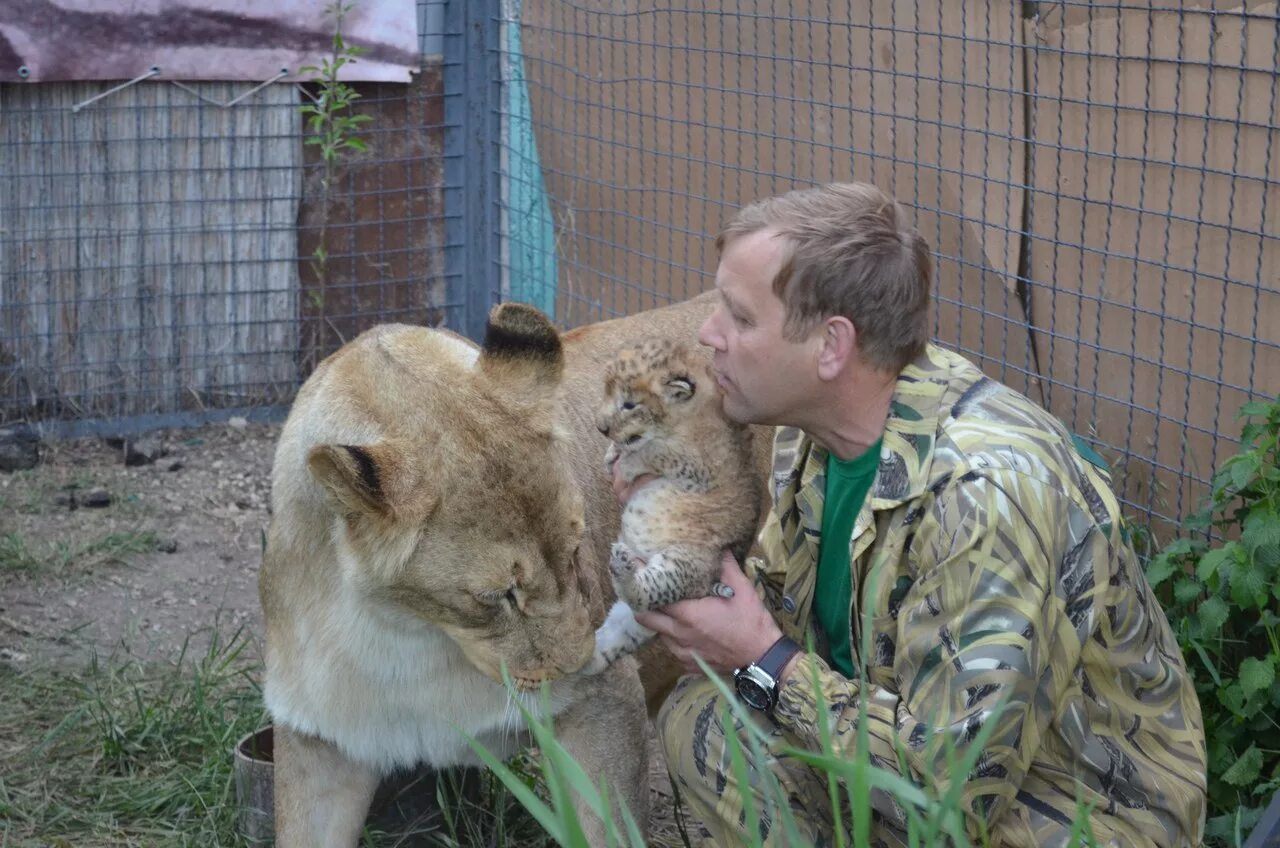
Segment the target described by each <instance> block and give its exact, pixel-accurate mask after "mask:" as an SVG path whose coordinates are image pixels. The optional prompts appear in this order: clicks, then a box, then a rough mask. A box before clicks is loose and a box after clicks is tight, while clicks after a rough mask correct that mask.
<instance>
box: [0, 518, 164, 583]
mask: <svg viewBox="0 0 1280 848" xmlns="http://www.w3.org/2000/svg"><path fill="white" fill-rule="evenodd" d="M159 546H160V538H159V537H158V536H157V535H156V534H155V533H154V532H153V531H151V530H138V529H130V530H122V531H114V532H110V533H106V534H103V535H101V536H95V537H92V538H89V539H83V540H80V541H75V542H67V541H63V540H55V541H51V542H48V543H46V544H44V545H39V546H35V545H31V544H29V543H28V542H27V541H26V539H24V538H23V536H22V534H21V533H16V532H14V533H3V534H0V574H3V573H5V572H10V573H26V574H35V573H45V572H47V573H52V574H63V573H65V572H66V571H67V570H68V569H69V568H72V567H77V568H81V569H91V568H95V567H97V566H100V565H123V564H126V563H128V562H129V560H130V559H132V558H133V557H135V556H140V555H142V554H147V553H151V552H152V551H154V550H156V549H157V548H158V547H159Z"/></svg>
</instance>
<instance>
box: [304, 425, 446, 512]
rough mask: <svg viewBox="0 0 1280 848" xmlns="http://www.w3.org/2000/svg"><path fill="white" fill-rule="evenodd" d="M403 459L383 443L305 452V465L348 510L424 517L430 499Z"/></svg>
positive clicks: (428, 507) (318, 448)
mask: <svg viewBox="0 0 1280 848" xmlns="http://www.w3.org/2000/svg"><path fill="white" fill-rule="evenodd" d="M406 459H407V458H406V457H404V456H402V455H401V451H399V450H397V449H396V448H395V447H394V446H392V445H390V444H387V443H386V442H379V443H377V444H373V445H319V446H317V447H314V448H312V449H311V451H310V452H309V453H308V454H307V466H308V467H309V468H310V469H311V473H312V474H313V475H314V476H315V478H316V480H317V481H318V482H319V483H320V485H322V486H324V487H325V489H327V490H328V491H329V493H330V494H331V495H332V496H333V497H334V498H335V499H336V500H337V501H338V502H339V503H340V504H341V505H342V506H343V508H344V509H345V510H346V511H348V512H349V513H360V514H373V515H381V516H389V515H392V514H396V513H399V514H402V517H405V518H409V517H410V516H414V517H425V516H426V514H427V513H428V512H429V510H430V506H431V500H432V498H431V495H430V492H429V491H428V489H427V487H426V486H425V485H424V482H425V481H421V480H420V479H419V477H420V475H416V474H413V473H412V471H411V469H409V468H408V467H407V466H406Z"/></svg>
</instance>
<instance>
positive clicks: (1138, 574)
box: [756, 346, 1205, 848]
mask: <svg viewBox="0 0 1280 848" xmlns="http://www.w3.org/2000/svg"><path fill="white" fill-rule="evenodd" d="M826 459H827V455H826V451H825V450H824V449H823V448H822V447H820V446H819V445H816V444H815V443H813V442H812V441H811V440H810V439H809V438H808V437H807V436H806V435H805V434H804V433H802V432H800V431H798V430H795V429H788V428H782V429H780V430H779V431H778V433H777V436H776V439H775V444H774V466H773V469H774V470H773V490H774V491H773V494H774V504H773V509H772V511H771V513H770V515H769V517H768V519H767V522H766V524H765V527H764V529H763V531H762V535H761V545H762V548H763V551H764V553H765V563H766V564H763V565H761V566H760V570H759V571H758V572H757V574H756V579H757V582H758V583H759V587H760V589H761V590H762V593H763V594H764V596H765V598H766V601H767V602H768V603H769V604H770V606H772V607H773V613H774V615H775V616H776V617H777V619H778V621H779V624H780V625H781V626H782V628H783V630H784V632H786V633H787V634H788V635H789V636H791V637H792V638H794V639H796V640H797V641H799V642H800V643H801V644H804V642H805V639H806V637H807V636H809V635H810V634H811V633H812V632H816V631H820V629H821V628H820V627H816V626H815V623H814V620H813V619H812V618H811V615H810V611H811V608H812V606H813V603H812V602H813V592H814V585H815V582H816V574H817V561H818V549H819V540H820V532H821V528H822V499H823V492H824V488H825V476H826V473H825V472H826ZM1098 466H1101V463H1100V462H1099V463H1098ZM849 545H850V554H851V556H850V561H851V567H852V571H853V597H854V601H853V609H852V615H851V618H852V627H853V635H852V644H853V653H854V664H855V666H861V667H862V668H863V669H865V672H862V673H860V674H859V677H861V678H863V679H860V680H849V679H846V678H845V677H843V676H841V675H840V674H839V673H837V672H834V671H833V670H832V669H831V668H830V667H829V666H828V665H827V664H826V663H825V662H824V661H823V660H822V659H821V658H820V657H819V656H817V655H808V656H805V657H803V658H802V659H801V660H800V661H799V662H798V663H797V664H796V666H795V670H794V671H793V672H792V674H791V675H790V676H789V677H788V678H787V679H786V680H785V681H783V684H782V686H781V687H780V692H779V701H778V705H777V708H776V710H775V720H776V721H777V723H778V724H779V726H780V727H781V728H782V729H783V730H785V731H787V732H789V733H791V734H792V735H794V736H795V737H797V740H798V742H799V744H801V745H803V746H804V747H807V748H811V749H818V748H819V747H820V738H821V737H820V730H819V726H818V704H817V701H816V698H815V693H814V687H813V675H814V674H815V673H816V674H817V679H818V681H819V686H820V688H821V691H822V695H823V698H824V700H825V702H826V704H827V705H828V708H829V710H828V713H827V714H828V715H829V717H830V719H829V722H830V728H831V731H832V734H833V741H834V744H835V747H836V749H837V750H838V751H840V752H843V753H845V754H849V753H851V752H852V751H853V749H854V746H855V745H856V739H857V722H858V714H859V690H860V689H861V688H863V687H864V686H865V688H866V695H867V698H866V700H867V705H868V706H867V713H866V715H867V721H868V730H869V749H870V750H869V755H870V758H871V761H872V762H873V763H874V764H875V765H877V766H879V767H880V768H883V769H889V770H892V771H894V772H897V773H900V774H903V775H904V776H907V777H909V778H910V779H911V780H913V781H914V782H916V783H918V784H924V785H930V786H933V787H935V788H938V789H941V788H944V787H947V786H949V785H950V781H952V780H954V779H957V776H956V775H950V774H949V773H948V765H947V763H948V752H947V750H946V749H947V747H948V746H953V748H954V752H955V757H956V759H958V758H959V757H960V756H962V755H963V754H964V753H965V752H966V746H967V745H969V744H970V740H972V739H973V738H974V736H975V735H976V734H977V733H978V732H979V730H980V729H982V728H983V727H984V725H985V724H986V723H987V722H996V727H995V728H993V729H992V730H991V731H990V734H991V735H990V736H989V737H987V738H986V741H985V746H984V748H985V750H984V752H983V753H982V754H981V756H980V757H979V758H978V760H977V763H976V766H975V767H974V768H973V770H972V771H971V772H970V773H969V774H966V775H963V776H961V777H959V779H962V780H963V781H964V782H965V786H964V788H963V798H964V801H965V804H966V810H968V811H969V812H970V818H969V821H968V826H969V828H970V831H971V836H974V837H976V836H977V834H978V833H980V832H981V831H982V830H985V831H986V833H987V834H989V838H990V844H991V845H1003V846H1026V848H1031V846H1035V848H1056V846H1060V845H1066V844H1067V843H1068V841H1069V838H1070V834H1071V830H1072V822H1073V821H1075V820H1076V819H1078V818H1079V814H1078V812H1077V810H1078V809H1082V807H1080V806H1078V805H1080V804H1083V805H1087V806H1089V807H1091V808H1092V810H1093V812H1092V814H1091V816H1090V819H1089V822H1090V824H1091V826H1092V828H1093V836H1094V838H1095V840H1096V844H1098V845H1108V844H1114V845H1142V846H1185V845H1191V846H1198V845H1199V844H1200V843H1201V841H1202V836H1203V829H1204V811H1205V743H1204V731H1203V726H1202V723H1201V717H1200V705H1199V702H1198V701H1197V699H1196V694H1195V691H1194V689H1193V688H1192V685H1191V681H1190V680H1189V678H1188V676H1187V671H1186V666H1185V664H1184V661H1183V658H1182V655H1181V652H1180V651H1179V649H1178V645H1177V643H1176V642H1175V640H1174V638H1173V635H1172V632H1171V631H1170V628H1169V624H1168V621H1167V620H1166V619H1165V616H1164V612H1163V611H1162V610H1161V608H1160V606H1159V604H1158V602H1157V601H1156V600H1155V598H1154V597H1153V595H1152V592H1151V589H1150V587H1149V586H1148V584H1147V581H1146V578H1145V577H1144V575H1143V573H1142V570H1141V567H1140V565H1139V563H1138V561H1137V557H1136V556H1135V554H1134V553H1133V550H1132V548H1131V547H1130V546H1129V544H1128V543H1127V541H1125V539H1124V538H1122V527H1121V519H1120V509H1119V505H1118V503H1117V500H1116V498H1115V495H1114V494H1113V493H1112V491H1111V488H1110V481H1109V478H1108V476H1107V474H1106V472H1105V470H1103V469H1102V468H1101V467H1095V465H1093V464H1090V463H1089V462H1086V461H1084V460H1083V459H1082V458H1081V456H1080V454H1079V453H1078V452H1077V451H1076V450H1075V449H1074V447H1073V444H1072V439H1071V436H1070V434H1069V433H1068V432H1067V431H1066V429H1065V428H1064V427H1063V426H1062V424H1061V423H1060V422H1059V421H1057V419H1055V418H1053V417H1052V416H1051V415H1049V414H1048V413H1047V412H1045V411H1044V410H1043V409H1042V408H1041V407H1040V406H1038V405H1037V404H1035V403H1033V402H1032V401H1030V400H1029V399H1027V398H1026V397H1025V396H1023V395H1021V394H1019V393H1018V392H1015V391H1013V390H1012V389H1009V388H1007V387H1005V386H1003V385H1001V384H1000V383H997V382H995V381H993V380H990V379H987V378H986V377H984V376H983V374H982V372H981V371H979V370H978V369H977V368H976V367H975V366H974V365H973V364H972V363H970V362H969V361H968V360H966V359H964V358H963V357H961V356H959V355H957V354H955V353H952V352H950V351H946V350H943V349H941V348H938V347H935V346H930V347H929V348H928V350H927V351H926V353H925V354H924V355H923V356H922V357H921V358H920V359H918V360H917V361H916V362H914V363H913V364H911V365H910V366H908V367H907V368H906V369H904V371H903V372H902V374H901V376H900V377H899V378H898V381H897V385H896V387H895V390H894V395H893V400H892V406H891V410H890V413H889V418H888V421H887V423H886V429H885V433H884V443H883V448H882V452H881V455H880V467H879V469H878V471H877V474H876V478H875V482H874V483H873V485H872V489H871V493H870V494H869V496H868V498H867V502H866V503H865V504H863V506H862V510H861V512H860V513H859V514H858V516H857V519H856V521H855V523H854V529H853V535H852V538H851V539H850V541H849ZM868 621H869V624H870V626H869V628H865V629H869V632H864V622H868ZM864 675H865V677H864ZM1002 702H1003V708H1002V709H1000V708H999V705H1000V704H1001V703H1002ZM872 798H873V803H874V805H875V808H876V813H877V815H876V818H877V824H876V830H875V833H876V834H877V835H878V836H879V837H880V839H881V840H883V841H884V842H886V843H889V844H894V843H897V842H899V841H900V840H901V838H902V834H901V828H902V827H903V825H904V817H903V812H902V811H901V810H900V809H898V808H897V807H896V805H895V803H894V802H893V800H892V799H891V798H889V797H887V796H883V795H879V794H878V793H873V796H872Z"/></svg>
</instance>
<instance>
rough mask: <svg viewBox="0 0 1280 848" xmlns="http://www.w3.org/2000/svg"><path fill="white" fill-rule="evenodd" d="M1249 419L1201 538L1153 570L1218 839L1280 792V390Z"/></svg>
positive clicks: (1171, 552) (1198, 529)
mask: <svg viewBox="0 0 1280 848" xmlns="http://www.w3.org/2000/svg"><path fill="white" fill-rule="evenodd" d="M1237 418H1238V419H1245V424H1244V428H1243V431H1242V432H1241V436H1240V449H1239V452H1238V453H1237V454H1236V455H1235V456H1233V457H1231V458H1230V459H1229V460H1227V462H1226V463H1225V464H1224V465H1223V466H1222V468H1221V469H1220V470H1219V471H1218V472H1217V473H1216V474H1215V475H1214V477H1213V481H1212V486H1211V491H1210V493H1209V497H1208V498H1207V499H1206V501H1205V503H1204V505H1203V506H1202V507H1201V509H1200V511H1199V512H1197V513H1195V514H1194V515H1192V516H1191V517H1190V518H1188V519H1187V520H1186V521H1185V522H1184V526H1185V527H1186V528H1187V529H1188V530H1191V531H1193V532H1195V533H1196V534H1197V535H1196V537H1194V538H1183V539H1178V540H1177V541H1175V542H1173V543H1172V544H1170V545H1169V546H1168V547H1167V548H1165V550H1163V551H1162V552H1161V553H1160V554H1159V555H1158V556H1156V557H1155V558H1154V559H1152V560H1151V563H1150V564H1149V565H1148V567H1147V577H1148V579H1149V580H1150V582H1151V585H1152V586H1154V587H1158V588H1157V592H1158V593H1159V594H1160V596H1161V601H1162V602H1163V603H1164V606H1165V610H1166V612H1167V613H1168V616H1169V622H1170V624H1172V625H1173V628H1174V632H1175V633H1176V634H1177V637H1178V641H1179V643H1180V645H1181V646H1182V650H1183V653H1184V655H1185V656H1186V658H1187V665H1188V668H1189V669H1190V671H1191V674H1192V677H1193V678H1194V680H1195V685H1196V691H1197V692H1198V693H1199V695H1200V706H1201V709H1202V710H1203V712H1204V726H1205V737H1206V742H1207V743H1208V753H1209V836H1210V837H1211V838H1214V839H1216V840H1221V841H1225V842H1228V843H1232V842H1234V841H1235V840H1236V838H1237V835H1238V834H1239V833H1241V832H1244V833H1247V832H1248V828H1251V827H1252V826H1253V824H1254V823H1255V822H1256V821H1257V819H1258V818H1259V817H1260V816H1261V813H1262V811H1263V809H1264V808H1265V807H1266V805H1267V803H1268V801H1269V800H1270V798H1271V796H1272V794H1273V793H1275V792H1276V791H1280V745H1277V744H1276V740H1280V679H1277V678H1278V675H1277V672H1278V671H1280V614H1278V613H1280V397H1278V398H1276V399H1275V400H1273V401H1269V402H1257V403H1249V404H1246V405H1245V406H1243V407H1242V408H1241V409H1240V412H1239V413H1238V414H1237ZM1210 531H1213V532H1212V534H1211V532H1210ZM1210 535H1212V536H1213V537H1214V538H1215V539H1216V540H1217V541H1215V542H1213V543H1211V542H1210V541H1209V537H1210ZM1268 740H1271V741H1270V742H1268Z"/></svg>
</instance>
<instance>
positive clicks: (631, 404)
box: [622, 400, 636, 412]
mask: <svg viewBox="0 0 1280 848" xmlns="http://www.w3.org/2000/svg"><path fill="white" fill-rule="evenodd" d="M635 408H636V402H635V401H633V400H624V401H623V402H622V411H623V412H630V411H631V410H633V409H635Z"/></svg>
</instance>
